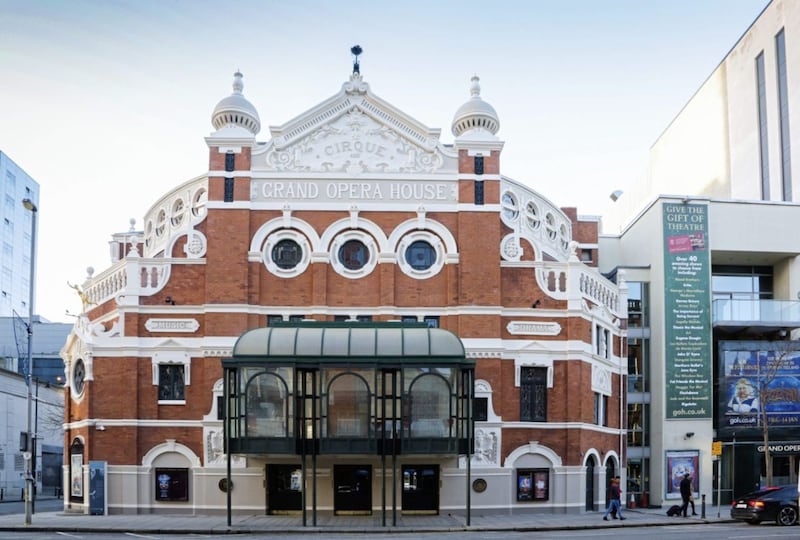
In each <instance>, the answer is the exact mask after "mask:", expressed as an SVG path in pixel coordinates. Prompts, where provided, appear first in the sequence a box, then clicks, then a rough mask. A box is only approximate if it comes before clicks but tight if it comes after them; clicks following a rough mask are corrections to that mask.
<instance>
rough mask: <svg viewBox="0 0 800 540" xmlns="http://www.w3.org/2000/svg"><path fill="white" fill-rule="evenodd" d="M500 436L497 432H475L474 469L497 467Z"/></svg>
mask: <svg viewBox="0 0 800 540" xmlns="http://www.w3.org/2000/svg"><path fill="white" fill-rule="evenodd" d="M498 439H499V435H498V432H497V430H495V429H489V428H477V429H476V430H475V454H473V456H472V465H473V466H474V467H497V466H498V465H499V461H498V459H497V457H498V454H497V449H498V447H499V444H498Z"/></svg>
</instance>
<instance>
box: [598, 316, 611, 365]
mask: <svg viewBox="0 0 800 540" xmlns="http://www.w3.org/2000/svg"><path fill="white" fill-rule="evenodd" d="M594 341H595V354H596V355H597V356H601V357H603V358H610V357H611V332H610V331H609V330H608V329H607V328H603V327H602V326H600V325H599V324H596V325H595V327H594Z"/></svg>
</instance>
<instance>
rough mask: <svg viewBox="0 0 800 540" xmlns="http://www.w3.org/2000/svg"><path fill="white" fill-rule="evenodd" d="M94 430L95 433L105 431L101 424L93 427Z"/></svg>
mask: <svg viewBox="0 0 800 540" xmlns="http://www.w3.org/2000/svg"><path fill="white" fill-rule="evenodd" d="M95 429H96V430H97V431H105V430H106V426H104V425H103V424H97V426H96V427H95Z"/></svg>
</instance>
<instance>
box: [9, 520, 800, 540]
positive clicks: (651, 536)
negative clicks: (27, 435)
mask: <svg viewBox="0 0 800 540" xmlns="http://www.w3.org/2000/svg"><path fill="white" fill-rule="evenodd" d="M798 536H800V527H799V526H795V527H779V526H777V525H772V524H767V525H758V526H752V525H747V524H746V523H724V524H714V525H712V524H708V525H675V526H668V527H664V526H659V527H627V528H625V527H623V528H613V529H612V528H603V527H602V526H601V527H598V528H596V529H586V530H580V531H574V530H573V531H547V532H544V531H543V532H530V531H528V532H515V531H503V532H480V531H475V532H463V531H457V532H450V533H445V532H437V533H430V534H419V533H414V534H409V533H383V532H376V533H362V534H353V533H346V534H337V533H334V532H326V533H325V535H324V538H327V539H331V540H418V539H419V540H442V539H443V540H461V539H462V538H466V539H468V540H522V539H525V540H530V539H531V538H536V540H570V539H571V540H583V539H587V540H588V539H590V538H600V539H616V538H623V539H640V538H647V539H648V540H675V538H686V539H693V538H700V537H702V538H703V540H757V539H775V540H790V539H792V540H796V539H797V538H798ZM286 537H287V535H286V533H281V534H280V535H271V534H269V533H260V534H253V535H250V534H241V535H240V534H237V535H235V539H236V540H245V539H248V540H249V539H251V538H275V539H277V538H286ZM288 537H289V538H291V539H292V540H320V538H322V537H323V536H321V535H320V533H319V532H310V533H303V532H298V533H297V534H291V535H288ZM2 538H3V540H55V539H58V540H69V539H85V540H135V539H145V540H200V539H203V538H232V537H231V536H230V535H227V534H222V535H211V534H191V535H189V534H148V533H135V534H134V533H125V532H120V533H108V532H102V533H82V532H57V531H54V532H51V531H46V532H37V531H18V532H4V533H3V535H2Z"/></svg>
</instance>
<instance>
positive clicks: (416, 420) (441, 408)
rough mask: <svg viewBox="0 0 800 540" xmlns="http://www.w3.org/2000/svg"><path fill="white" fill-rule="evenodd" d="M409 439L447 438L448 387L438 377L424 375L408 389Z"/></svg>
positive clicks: (448, 432)
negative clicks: (409, 405)
mask: <svg viewBox="0 0 800 540" xmlns="http://www.w3.org/2000/svg"><path fill="white" fill-rule="evenodd" d="M408 393H409V400H410V401H411V415H410V416H411V418H410V420H411V424H410V428H411V437H449V436H450V435H451V434H450V428H451V418H450V385H449V384H448V383H447V381H446V380H445V379H444V378H442V377H441V376H439V375H436V374H433V373H426V374H423V375H420V376H419V377H417V378H416V379H415V380H414V382H412V383H411V386H410V387H409V391H408Z"/></svg>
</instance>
